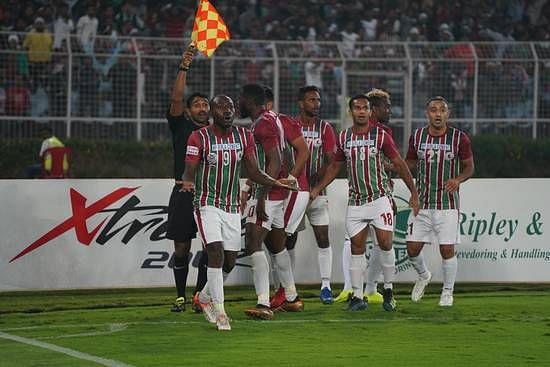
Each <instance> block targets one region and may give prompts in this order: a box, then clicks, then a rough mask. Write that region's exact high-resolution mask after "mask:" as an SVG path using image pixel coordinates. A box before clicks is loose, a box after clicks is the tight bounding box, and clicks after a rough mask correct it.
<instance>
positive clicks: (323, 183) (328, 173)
mask: <svg viewBox="0 0 550 367" xmlns="http://www.w3.org/2000/svg"><path fill="white" fill-rule="evenodd" d="M342 164H344V161H337V160H334V159H333V160H332V162H330V164H329V165H328V166H326V170H325V174H324V175H323V177H322V178H321V180H320V181H319V183H318V184H317V185H316V186H315V187H314V188H312V189H311V191H310V193H309V199H310V200H315V198H316V197H317V196H319V193H320V192H321V191H323V189H324V188H325V187H327V186H328V185H329V184H330V183H331V182H332V181H334V179H335V178H336V176H338V172H340V168H342Z"/></svg>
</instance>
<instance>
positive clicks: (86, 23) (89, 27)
mask: <svg viewBox="0 0 550 367" xmlns="http://www.w3.org/2000/svg"><path fill="white" fill-rule="evenodd" d="M96 14H97V9H96V8H95V6H88V10H87V12H86V14H84V15H83V16H81V17H80V19H78V23H77V24H76V35H77V36H78V40H79V41H80V46H81V47H82V48H83V49H85V48H86V47H87V46H88V44H93V43H94V41H95V36H96V35H97V28H98V24H99V21H98V19H97V17H96Z"/></svg>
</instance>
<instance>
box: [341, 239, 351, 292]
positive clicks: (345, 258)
mask: <svg viewBox="0 0 550 367" xmlns="http://www.w3.org/2000/svg"><path fill="white" fill-rule="evenodd" d="M350 266H351V241H350V240H349V238H347V237H346V239H345V240H344V247H343V248H342V270H343V272H344V290H348V289H351V278H350V274H349V268H350Z"/></svg>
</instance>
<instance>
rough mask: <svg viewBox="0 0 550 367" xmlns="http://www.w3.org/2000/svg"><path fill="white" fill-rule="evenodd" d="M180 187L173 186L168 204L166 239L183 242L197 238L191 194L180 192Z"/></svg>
mask: <svg viewBox="0 0 550 367" xmlns="http://www.w3.org/2000/svg"><path fill="white" fill-rule="evenodd" d="M180 187H181V185H177V184H176V185H174V188H173V189H172V194H171V195H170V202H169V203H168V230H167V233H166V237H167V238H169V239H171V240H174V241H176V242H184V241H189V240H192V239H193V238H195V237H197V224H196V223H195V217H194V216H193V193H192V192H180Z"/></svg>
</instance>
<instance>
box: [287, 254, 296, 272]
mask: <svg viewBox="0 0 550 367" xmlns="http://www.w3.org/2000/svg"><path fill="white" fill-rule="evenodd" d="M287 251H288V256H290V266H291V269H292V274H296V250H295V249H292V250H287Z"/></svg>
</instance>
